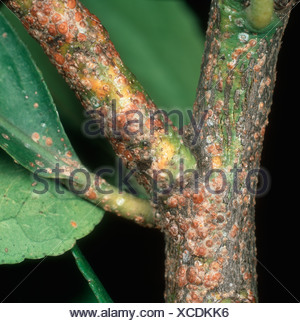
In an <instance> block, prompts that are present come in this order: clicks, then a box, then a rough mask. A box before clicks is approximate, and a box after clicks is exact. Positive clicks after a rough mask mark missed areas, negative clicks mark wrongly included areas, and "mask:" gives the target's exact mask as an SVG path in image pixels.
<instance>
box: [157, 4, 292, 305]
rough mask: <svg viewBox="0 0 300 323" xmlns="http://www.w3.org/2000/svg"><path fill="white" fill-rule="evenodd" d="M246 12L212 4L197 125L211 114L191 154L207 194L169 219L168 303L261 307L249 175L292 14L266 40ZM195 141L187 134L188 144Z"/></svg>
mask: <svg viewBox="0 0 300 323" xmlns="http://www.w3.org/2000/svg"><path fill="white" fill-rule="evenodd" d="M245 6H246V2H243V1H226V0H214V1H212V5H211V12H210V18H209V24H208V31H207V40H206V50H205V54H204V56H203V64H202V73H201V78H200V82H199V88H198V95H197V99H196V102H195V106H194V113H195V115H196V116H197V120H198V121H199V120H200V118H201V115H202V114H203V112H204V111H205V110H208V114H207V118H206V120H205V123H204V127H203V129H202V130H203V131H202V136H201V140H200V141H199V142H198V143H197V145H195V146H191V148H192V149H193V150H194V153H195V156H197V160H198V169H199V174H200V177H201V179H200V184H199V190H200V192H201V193H200V194H198V195H195V194H194V193H193V192H192V191H188V189H186V192H184V196H186V197H187V199H186V200H184V201H183V203H182V202H181V209H180V207H179V208H178V207H177V208H174V209H172V210H173V211H170V212H169V214H168V212H167V213H166V214H167V216H166V218H165V227H166V228H167V229H168V230H169V235H167V246H166V254H167V260H166V286H167V287H166V299H167V300H168V301H176V302H255V301H257V287H256V258H255V256H256V248H255V219H254V206H255V197H254V195H253V194H251V193H253V192H252V188H255V185H256V182H257V172H254V173H251V171H252V170H257V169H258V168H259V166H260V156H261V151H262V144H263V138H264V133H265V128H266V126H267V123H268V114H269V111H270V106H271V103H272V93H273V89H274V83H275V77H276V71H275V68H276V61H277V55H278V51H279V48H280V43H281V38H282V35H283V32H284V29H285V26H286V23H287V21H288V16H289V12H290V10H291V6H287V7H284V9H282V10H281V11H280V12H279V11H277V12H276V15H277V17H278V18H274V19H273V21H272V23H271V25H270V26H269V27H268V28H266V29H265V30H263V31H261V32H255V30H251V27H250V26H249V25H248V24H247V21H246V20H245V16H244V9H245ZM190 138H192V134H191V133H189V130H187V131H186V142H187V143H189V142H190ZM211 170H216V171H217V172H216V173H215V176H211V179H212V181H211V187H212V188H213V185H215V190H216V191H217V190H220V192H218V194H216V193H214V194H212V193H211V192H209V191H210V190H208V189H207V188H208V185H205V177H206V181H207V179H208V175H207V174H209V172H210V171H211ZM219 172H220V173H219ZM221 172H222V173H221ZM222 175H223V176H224V175H225V177H226V183H225V181H224V178H222ZM247 178H248V187H247V185H246V179H247ZM250 186H251V187H250ZM187 187H188V186H187ZM221 188H222V189H224V191H223V192H221V191H222V189H221ZM192 194H193V195H192ZM190 195H192V198H190V197H189V196H190ZM181 198H182V197H181ZM169 200H170V198H169ZM178 200H179V199H178ZM184 203H185V204H186V206H182V204H184ZM179 204H180V203H179ZM173 205H176V202H175V203H174V201H173ZM161 212H163V211H161Z"/></svg>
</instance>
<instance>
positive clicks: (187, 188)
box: [7, 0, 292, 302]
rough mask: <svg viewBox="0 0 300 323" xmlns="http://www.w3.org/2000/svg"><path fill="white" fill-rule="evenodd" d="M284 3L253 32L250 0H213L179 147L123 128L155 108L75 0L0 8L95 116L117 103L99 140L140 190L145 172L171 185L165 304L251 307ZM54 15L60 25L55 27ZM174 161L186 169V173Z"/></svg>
mask: <svg viewBox="0 0 300 323" xmlns="http://www.w3.org/2000/svg"><path fill="white" fill-rule="evenodd" d="M291 3H292V2H287V1H286V0H285V1H277V2H276V3H275V4H276V6H275V8H276V11H275V14H274V15H273V18H272V19H271V22H270V24H268V25H267V26H266V27H265V28H263V29H260V30H258V29H255V28H256V27H257V24H256V25H255V24H254V25H253V23H252V24H251V21H249V20H248V19H249V16H248V15H247V6H248V5H249V1H242V0H212V4H211V11H210V18H209V23H208V30H207V40H206V50H205V54H204V56H203V62H202V72H201V77H200V81H199V86H198V90H197V99H196V101H195V105H194V116H195V119H196V122H197V124H200V121H201V118H204V119H205V120H204V125H203V128H202V131H201V135H200V138H199V140H198V141H197V142H196V143H195V142H193V139H194V133H193V132H192V127H190V126H189V127H187V128H186V129H185V138H184V143H185V144H183V143H182V141H181V138H180V137H179V136H178V135H177V133H176V131H173V130H172V132H171V134H172V135H171V136H170V135H168V134H166V133H165V132H164V130H163V128H162V125H161V123H160V122H158V123H159V124H156V128H155V131H154V133H153V134H151V132H150V131H149V129H148V130H147V129H144V134H143V137H134V136H133V137H128V135H127V134H126V133H125V132H124V125H125V124H126V121H133V117H132V116H130V115H126V111H129V110H128V109H129V108H130V109H134V110H138V111H141V112H142V113H143V114H145V115H146V116H147V117H148V115H149V111H155V106H154V104H153V102H152V101H151V100H150V98H149V97H148V96H147V95H146V94H145V93H144V91H143V89H142V88H141V87H140V85H139V84H137V83H136V80H135V79H134V77H133V76H132V75H131V74H128V73H127V72H124V69H125V67H124V66H123V63H122V61H121V60H120V58H119V56H118V54H117V53H116V51H115V49H114V47H113V45H112V43H111V42H110V40H109V38H108V35H107V33H106V31H105V29H104V28H103V26H102V25H101V23H100V21H99V20H98V19H97V18H96V17H94V16H92V15H91V14H90V13H89V12H88V11H87V10H86V9H85V8H84V7H83V6H82V5H81V4H80V3H79V2H78V1H75V0H68V1H61V0H55V1H44V2H41V1H36V0H32V1H21V0H15V1H13V0H11V1H7V4H8V5H9V7H10V8H11V9H12V10H13V11H14V12H15V13H16V14H18V16H19V17H20V18H21V20H22V22H23V24H24V25H25V27H26V28H27V29H28V31H29V32H30V33H31V35H32V36H34V37H35V38H36V39H37V40H38V41H39V42H40V43H41V44H42V46H43V48H44V49H45V52H46V53H47V54H48V55H49V56H50V59H51V60H52V62H53V63H54V64H55V65H56V67H57V68H58V70H59V71H60V72H61V73H62V74H63V75H64V77H65V78H66V80H67V82H69V83H70V85H71V87H73V88H74V89H75V90H76V92H77V94H78V95H79V96H80V99H81V100H82V102H83V105H84V106H85V108H86V109H88V110H89V111H92V112H94V114H93V115H95V118H97V113H96V112H97V111H98V110H99V109H100V110H101V111H102V112H103V113H104V114H105V115H106V116H107V118H108V120H109V121H110V122H111V112H110V110H109V108H110V106H111V105H110V104H108V103H111V101H112V100H113V99H116V100H117V101H118V102H119V103H120V102H121V103H122V102H123V103H124V100H121V99H120V98H123V97H124V96H125V99H126V100H127V101H126V102H125V103H124V105H122V104H121V105H120V110H119V111H118V113H119V117H120V119H119V124H118V129H117V130H118V131H120V132H121V135H120V136H119V137H118V138H115V137H114V136H113V134H112V132H111V130H112V129H111V127H110V126H108V127H107V129H106V135H107V137H108V138H109V140H110V141H111V143H112V144H113V146H114V148H115V150H116V153H117V154H118V155H119V156H120V157H121V158H123V160H124V162H125V163H126V165H127V166H128V167H131V168H134V167H136V168H138V169H139V179H140V182H141V183H142V184H143V185H144V186H145V187H146V188H148V189H150V188H151V183H150V182H151V181H152V179H153V174H154V173H155V171H161V170H164V169H167V170H168V169H171V172H172V174H173V175H174V177H175V178H177V181H176V182H175V184H174V186H173V187H172V190H171V192H168V193H166V192H165V194H163V193H162V194H158V201H157V202H158V203H157V205H156V212H155V222H156V224H157V226H158V227H160V228H161V229H162V230H163V232H164V233H165V237H166V291H165V298H166V301H168V302H255V301H257V286H256V259H255V256H256V247H255V218H254V207H255V196H254V193H255V187H256V184H257V170H258V169H259V166H260V156H261V151H262V144H263V138H264V133H265V129H266V126H267V123H268V114H269V111H270V106H271V103H272V93H273V89H274V84H275V77H276V72H275V69H276V61H277V55H278V51H279V48H280V43H281V38H282V35H283V32H284V29H285V26H286V24H287V21H288V16H289V13H290V11H291V8H292V6H291V5H290V4H291ZM58 9H59V12H60V19H59V20H57V19H56V18H54V20H53V17H58V16H57V12H56V11H57V10H58ZM47 10H48V11H47ZM46 12H48V13H49V14H47V13H46ZM76 17H77V18H76ZM79 18H80V20H79V21H77V19H79ZM56 20H57V21H56ZM80 21H81V22H84V26H81V27H82V28H83V29H84V28H85V29H84V32H82V30H81V32H79V29H78V23H80ZM62 24H67V26H65V25H63V26H62ZM64 26H65V27H66V29H65V30H63V29H62V28H63V27H64ZM253 26H254V27H253ZM71 27H72V28H71ZM76 28H77V29H76ZM54 33H55V35H54ZM95 40H96V41H97V45H95ZM71 45H72V46H71ZM74 48H76V51H74ZM93 64H94V65H95V64H96V65H97V66H96V67H95V66H94V65H93ZM116 67H117V68H118V69H116ZM112 70H113V71H114V73H115V74H114V75H113V80H112V74H111V73H112ZM101 73H102V74H101ZM101 75H102V76H101ZM99 79H101V81H100V80H99ZM106 92H107V93H106ZM120 94H121V96H120ZM95 100H97V101H95ZM95 102H96V103H95ZM146 125H147V122H146ZM134 130H136V128H133V129H132V131H134ZM171 137H172V138H171ZM141 143H142V144H143V146H141ZM191 152H192V153H191ZM182 158H183V159H184V161H185V164H184V167H185V169H190V172H189V174H186V175H184V176H183V175H182V174H180V170H179V169H178V168H179V166H180V159H182ZM195 161H197V167H195ZM191 170H192V171H195V172H194V173H193V172H191ZM195 174H196V175H195ZM178 179H182V181H178ZM162 185H166V186H168V183H163V181H162ZM162 187H164V186H162ZM160 191H161V192H162V191H163V190H160ZM155 193H157V192H155Z"/></svg>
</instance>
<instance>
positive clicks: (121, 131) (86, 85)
mask: <svg viewBox="0 0 300 323" xmlns="http://www.w3.org/2000/svg"><path fill="white" fill-rule="evenodd" d="M6 3H7V5H8V7H9V8H10V9H11V10H12V11H13V12H14V13H15V14H16V15H17V16H18V17H19V18H20V20H21V21H22V23H23V24H24V26H25V28H26V29H27V30H28V32H29V33H30V34H31V35H32V36H33V37H34V38H35V39H36V40H37V41H38V42H39V43H40V44H41V46H42V47H43V49H44V51H45V52H46V54H47V55H48V56H49V58H50V60H51V62H52V63H53V64H54V65H55V66H56V68H57V70H58V71H59V72H60V73H61V74H62V75H63V76H64V78H65V79H66V81H67V82H68V83H69V85H70V86H71V88H73V89H74V90H75V91H76V94H77V95H78V97H79V99H80V100H81V102H82V104H83V106H84V107H85V109H86V110H87V111H89V112H90V114H91V115H92V116H93V117H94V118H95V119H97V120H99V119H101V117H103V116H105V135H106V137H107V138H108V139H109V140H110V142H111V143H112V145H113V147H114V149H115V151H116V154H117V155H118V156H119V157H120V158H121V159H122V160H123V162H124V163H125V165H126V166H127V167H128V168H131V169H133V168H134V169H137V170H138V172H137V177H138V181H139V183H140V184H142V185H143V186H144V187H145V188H146V189H147V190H148V191H150V190H151V187H152V178H153V177H154V176H155V172H159V171H161V170H163V169H167V170H168V171H170V172H171V174H172V176H173V177H174V178H177V177H178V173H179V161H180V159H181V158H183V159H184V161H185V165H186V167H187V168H190V169H191V168H192V169H193V168H195V166H196V163H195V158H194V156H193V155H192V154H191V152H190V151H189V149H188V148H186V147H185V146H184V145H183V143H182V139H181V136H179V134H178V133H177V131H176V129H175V128H174V127H169V129H168V131H165V130H164V125H163V122H162V121H161V120H160V118H157V117H156V119H155V120H153V119H151V115H152V116H153V115H154V114H155V111H157V110H156V107H155V105H154V103H153V102H152V101H151V99H150V98H149V96H148V95H147V94H146V92H145V91H144V89H143V88H142V86H141V85H140V84H139V82H138V81H137V80H136V78H135V77H134V75H132V74H131V73H130V72H129V71H128V70H127V68H126V67H125V65H124V64H123V62H122V60H121V59H120V57H119V54H118V53H117V51H116V49H115V47H114V45H113V44H112V42H111V41H110V39H109V35H108V33H107V31H106V30H105V28H104V27H103V26H102V24H101V22H100V21H99V19H98V18H97V17H96V16H94V15H92V14H91V13H90V12H89V11H88V9H86V8H85V7H84V6H83V5H82V4H81V3H80V2H79V1H77V0H52V1H49V0H44V1H39V0H9V1H7V2H6ZM114 102H115V103H116V104H115V112H116V115H114V107H113V105H114ZM138 121H141V122H138ZM114 128H115V129H114Z"/></svg>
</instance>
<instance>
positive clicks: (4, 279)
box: [0, 1, 300, 302]
mask: <svg viewBox="0 0 300 323" xmlns="http://www.w3.org/2000/svg"><path fill="white" fill-rule="evenodd" d="M199 2H200V3H199ZM187 3H188V4H189V6H190V7H191V9H192V10H194V11H195V13H196V15H198V16H199V17H201V18H202V19H201V20H203V18H205V19H204V21H206V20H207V14H208V10H209V1H187ZM299 17H300V5H299V6H298V7H296V8H295V9H294V10H293V12H292V15H291V18H290V21H289V25H288V27H287V31H286V33H285V36H284V39H283V45H282V49H281V52H280V56H279V62H278V74H277V84H276V89H275V93H274V104H273V106H272V112H271V114H270V118H269V120H270V124H269V126H268V128H267V132H266V138H265V145H264V151H263V156H262V166H263V167H264V168H265V169H267V170H268V171H269V173H270V175H271V180H272V185H271V190H270V191H269V193H268V194H267V195H266V196H264V197H261V198H258V199H257V207H256V219H257V249H258V255H257V258H258V260H259V261H260V262H261V263H262V264H263V266H264V267H265V268H267V269H265V268H264V267H263V266H262V265H260V264H259V265H258V268H257V269H258V284H259V300H260V302H296V301H297V300H296V299H299V300H300V275H299V262H298V258H299V252H298V250H299V215H300V212H299V210H298V209H299V206H297V203H298V202H299V201H300V197H299V186H300V184H299V183H300V178H299V177H300V176H299V170H298V168H299V165H298V164H299V157H298V156H299V144H298V141H299V129H300V126H299V116H300V113H299V110H300V104H299V102H298V101H299V94H300V89H299V80H298V77H299V75H300V62H299V56H300V55H299V54H300V53H299V50H298V43H299V36H298V35H299V30H300V20H299ZM89 149H92V148H91V147H89V144H88V142H87V143H85V151H86V152H89ZM79 246H80V247H81V249H82V251H83V253H84V254H85V255H86V257H87V258H88V260H89V261H90V263H91V265H92V267H93V268H94V270H95V271H96V273H97V274H98V276H99V278H100V279H101V281H102V282H103V284H104V285H105V287H106V288H107V290H108V292H109V294H110V295H111V297H112V298H113V300H114V301H115V302H163V290H164V240H163V236H162V234H161V233H160V232H156V231H152V230H149V229H143V228H140V227H138V226H137V225H135V224H132V223H130V222H127V221H125V220H122V219H120V218H117V217H116V216H114V215H106V216H105V218H104V220H103V221H102V222H101V225H99V226H97V227H96V229H95V230H94V231H93V232H92V233H91V234H90V235H89V236H88V237H86V238H84V239H82V240H81V241H79ZM37 266H38V267H37ZM31 271H33V272H32V273H31V274H30V272H31ZM28 274H30V275H29V276H28V278H26V279H25V280H24V278H25V277H26V275H28ZM0 275H1V277H0V301H2V300H3V299H4V298H5V297H7V296H8V295H9V294H10V293H11V291H13V290H14V289H15V288H16V287H17V286H18V284H20V282H22V280H24V282H22V283H21V284H20V286H19V287H17V288H16V290H15V291H14V292H13V293H11V294H10V295H9V296H8V297H7V298H6V299H5V301H6V302H83V301H85V300H86V301H91V300H92V298H91V296H89V295H90V294H89V289H88V287H87V285H86V282H85V281H84V279H83V278H82V276H81V274H80V273H79V271H78V269H77V267H76V265H75V263H74V261H73V258H72V256H71V255H70V253H67V254H65V255H63V256H59V257H55V258H51V257H49V258H46V259H45V260H44V261H42V262H41V261H32V260H31V261H25V262H23V263H22V264H18V265H5V266H1V270H0ZM283 286H284V287H283ZM83 293H85V295H86V297H84V296H83Z"/></svg>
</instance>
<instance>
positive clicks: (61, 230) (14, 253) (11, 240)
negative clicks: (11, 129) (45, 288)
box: [0, 151, 104, 264]
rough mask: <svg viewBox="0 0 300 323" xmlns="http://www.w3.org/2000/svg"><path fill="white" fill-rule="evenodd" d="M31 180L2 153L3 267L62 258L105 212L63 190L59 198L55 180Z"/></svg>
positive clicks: (0, 242) (0, 215)
mask: <svg viewBox="0 0 300 323" xmlns="http://www.w3.org/2000/svg"><path fill="white" fill-rule="evenodd" d="M32 177H33V176H32V174H31V173H30V172H28V171H26V170H25V169H24V168H23V167H21V166H19V165H16V164H14V163H13V161H12V159H11V158H10V157H9V156H8V155H7V154H5V153H4V152H3V151H0V210H1V212H0V263H3V264H12V263H18V262H21V261H23V260H24V259H25V258H27V259H37V258H42V257H45V256H57V255H60V254H63V253H64V252H65V251H67V250H69V249H71V248H72V247H73V245H74V244H75V240H76V239H80V238H82V237H84V236H86V235H87V234H88V233H90V232H91V231H92V230H93V228H94V226H95V225H96V224H98V223H99V222H100V221H101V219H102V217H103V214H104V211H103V210H101V209H99V208H97V207H96V206H94V205H92V204H90V203H89V202H86V201H85V200H82V199H80V198H79V197H77V196H76V195H74V194H72V193H70V192H69V191H67V190H65V189H63V188H62V187H61V186H59V190H61V191H62V192H64V194H59V193H58V192H57V190H56V186H55V182H54V181H53V180H49V179H42V180H43V182H41V181H39V182H35V181H34V180H33V178H32ZM47 186H48V190H47V192H45V193H44V194H38V192H42V191H44V190H45V189H46V188H47Z"/></svg>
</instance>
